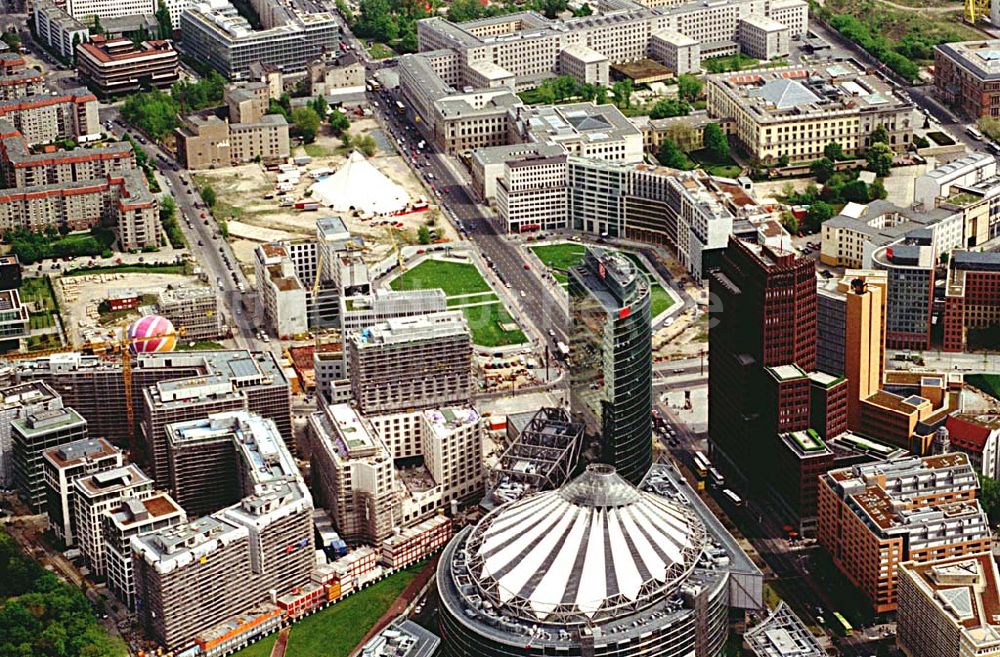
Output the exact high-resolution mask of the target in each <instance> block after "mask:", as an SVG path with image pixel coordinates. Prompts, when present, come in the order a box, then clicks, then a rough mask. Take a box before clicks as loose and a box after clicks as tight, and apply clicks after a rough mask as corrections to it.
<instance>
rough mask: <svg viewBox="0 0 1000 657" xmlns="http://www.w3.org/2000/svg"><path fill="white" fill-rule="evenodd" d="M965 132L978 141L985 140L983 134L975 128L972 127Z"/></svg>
mask: <svg viewBox="0 0 1000 657" xmlns="http://www.w3.org/2000/svg"><path fill="white" fill-rule="evenodd" d="M965 132H966V134H968V135H969V136H970V137H972V138H973V139H975V140H976V141H982V140H983V133H981V132H979V130H978V129H977V128H973V127H972V126H971V125H970V126H969V127H968V128H966V129H965Z"/></svg>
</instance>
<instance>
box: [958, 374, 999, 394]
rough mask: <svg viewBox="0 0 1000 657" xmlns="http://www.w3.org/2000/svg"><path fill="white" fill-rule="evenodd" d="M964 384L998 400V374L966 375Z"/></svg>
mask: <svg viewBox="0 0 1000 657" xmlns="http://www.w3.org/2000/svg"><path fill="white" fill-rule="evenodd" d="M965 382H966V383H968V384H969V385H970V386H974V387H976V388H979V389H980V390H982V391H983V392H985V393H986V394H987V395H992V396H993V397H996V398H997V399H1000V374H968V375H966V377H965Z"/></svg>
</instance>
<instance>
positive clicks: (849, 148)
mask: <svg viewBox="0 0 1000 657" xmlns="http://www.w3.org/2000/svg"><path fill="white" fill-rule="evenodd" d="M706 92H707V95H708V114H709V116H712V117H717V118H724V119H731V120H732V121H733V126H734V128H735V131H734V132H733V136H734V137H735V138H736V141H737V142H738V143H739V144H740V145H741V146H742V147H743V148H745V149H746V152H747V153H749V154H750V156H752V157H754V158H757V159H759V160H760V161H762V162H764V163H765V164H773V163H775V162H777V161H778V160H779V159H780V158H781V157H782V156H787V157H788V159H789V160H791V161H792V162H811V161H813V160H816V159H819V158H821V157H823V149H824V148H825V147H826V145H827V144H829V143H830V142H837V143H838V144H840V146H841V148H843V149H844V152H846V153H849V154H854V155H860V154H862V153H863V152H864V150H865V149H866V148H868V146H870V145H871V134H872V132H873V131H874V130H875V129H876V128H878V127H879V126H881V127H884V128H885V129H886V131H887V132H888V133H889V144H890V145H891V146H892V147H893V148H894V149H895V150H899V151H902V150H904V149H906V147H907V146H909V144H910V141H911V139H912V137H913V128H914V127H915V126H914V125H913V119H912V117H911V115H912V112H913V105H912V104H911V103H910V102H909V101H908V100H903V99H902V98H900V97H898V96H897V95H896V93H895V92H894V91H893V90H892V88H891V87H890V86H889V85H888V84H887V83H885V82H883V81H882V80H880V79H879V78H878V77H876V76H875V75H868V74H866V73H864V72H863V71H861V70H859V69H857V68H855V67H854V66H853V65H852V64H849V63H847V62H835V63H828V64H823V65H816V66H793V67H788V68H779V69H767V70H761V71H757V72H754V73H752V74H746V75H745V74H734V73H721V74H718V75H712V76H709V78H708V84H707V85H706Z"/></svg>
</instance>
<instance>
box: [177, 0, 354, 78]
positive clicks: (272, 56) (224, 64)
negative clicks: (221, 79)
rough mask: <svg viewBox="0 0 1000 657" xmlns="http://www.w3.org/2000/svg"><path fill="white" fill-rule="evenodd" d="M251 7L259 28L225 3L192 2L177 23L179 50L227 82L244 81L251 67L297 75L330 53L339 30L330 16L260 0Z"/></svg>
mask: <svg viewBox="0 0 1000 657" xmlns="http://www.w3.org/2000/svg"><path fill="white" fill-rule="evenodd" d="M255 7H256V8H257V11H258V13H259V14H260V18H261V23H262V27H263V29H260V30H255V29H253V27H252V26H251V25H250V23H249V22H247V20H246V19H245V18H243V17H242V16H241V15H240V13H239V12H238V11H237V10H236V8H235V7H234V6H233V5H231V4H230V3H229V2H225V1H220V0H217V1H215V2H211V3H197V4H193V3H192V4H191V5H190V6H188V8H187V11H185V12H184V14H183V15H182V16H181V19H180V22H179V23H178V24H179V25H180V29H181V34H183V35H184V48H185V49H186V50H187V51H188V52H190V53H192V54H193V56H195V57H196V58H197V59H199V60H200V61H203V62H205V63H207V64H209V65H211V66H212V67H213V68H215V69H216V70H217V71H219V72H220V73H221V74H222V75H224V76H225V77H227V78H229V79H230V80H242V79H249V72H250V67H251V64H261V65H265V66H267V65H270V66H274V67H276V68H279V69H280V70H282V71H284V72H285V73H288V72H292V71H302V70H304V69H305V68H306V66H307V65H308V64H309V63H310V62H312V61H314V60H316V59H319V58H320V57H322V55H323V54H324V53H331V52H335V51H336V46H337V39H338V35H339V33H340V30H339V28H338V26H337V21H336V20H335V19H334V17H333V16H332V15H331V14H329V13H326V12H318V13H304V12H300V11H298V10H297V9H296V8H293V7H291V6H289V5H283V4H280V3H279V2H277V0H261V1H260V2H257V3H255Z"/></svg>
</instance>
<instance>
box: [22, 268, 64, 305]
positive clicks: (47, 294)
mask: <svg viewBox="0 0 1000 657" xmlns="http://www.w3.org/2000/svg"><path fill="white" fill-rule="evenodd" d="M17 291H18V294H20V296H21V302H22V303H35V302H37V303H39V307H40V308H45V309H47V310H53V309H55V307H56V303H55V299H54V298H53V296H52V287H51V283H50V282H49V278H48V277H47V276H43V277H40V278H25V279H22V281H21V287H20V288H18V290H17Z"/></svg>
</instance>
